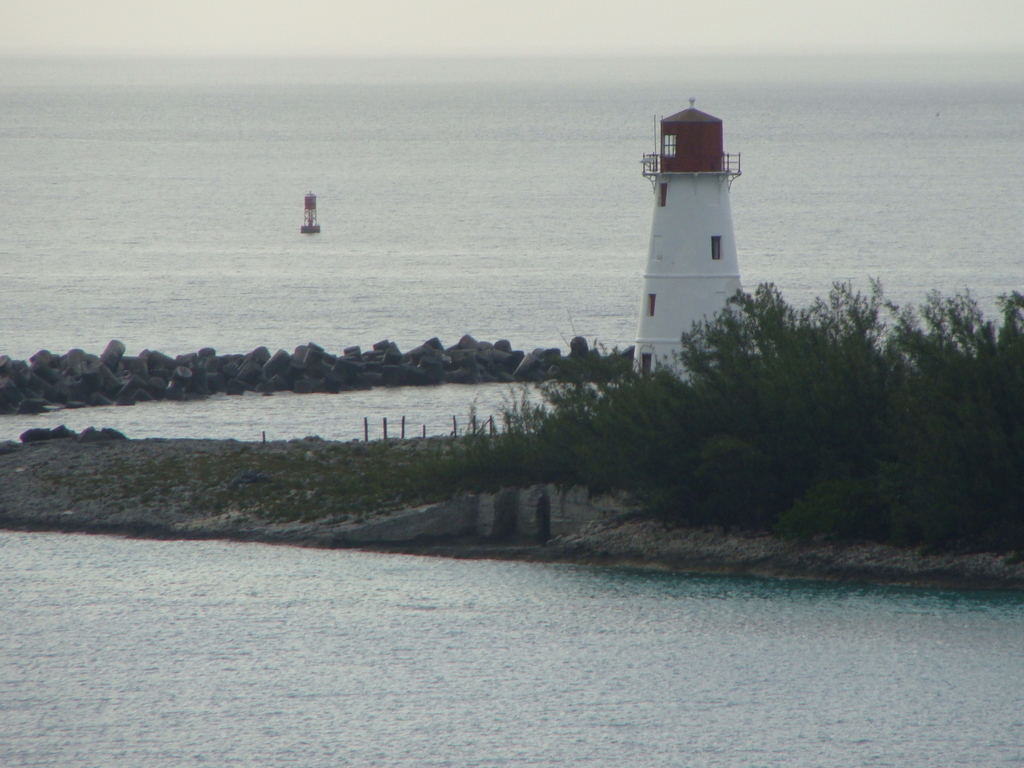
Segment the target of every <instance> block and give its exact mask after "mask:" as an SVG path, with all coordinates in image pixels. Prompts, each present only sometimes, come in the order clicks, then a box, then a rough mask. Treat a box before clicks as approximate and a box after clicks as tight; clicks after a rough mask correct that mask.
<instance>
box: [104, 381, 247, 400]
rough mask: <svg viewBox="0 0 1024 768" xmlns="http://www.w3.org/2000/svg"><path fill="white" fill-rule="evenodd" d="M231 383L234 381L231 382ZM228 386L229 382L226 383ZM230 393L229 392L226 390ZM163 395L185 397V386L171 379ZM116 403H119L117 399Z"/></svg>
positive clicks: (170, 397)
mask: <svg viewBox="0 0 1024 768" xmlns="http://www.w3.org/2000/svg"><path fill="white" fill-rule="evenodd" d="M231 383H232V384H234V383H236V382H231ZM237 383H238V385H239V386H242V383H241V382H237ZM228 386H230V384H229V385H228ZM228 394H229V395H230V394H231V393H230V392H228ZM164 397H165V398H166V399H168V400H184V399H185V387H184V386H182V383H181V381H179V380H178V379H172V380H171V383H170V384H168V385H167V389H165V390H164ZM118 405H121V403H120V401H118Z"/></svg>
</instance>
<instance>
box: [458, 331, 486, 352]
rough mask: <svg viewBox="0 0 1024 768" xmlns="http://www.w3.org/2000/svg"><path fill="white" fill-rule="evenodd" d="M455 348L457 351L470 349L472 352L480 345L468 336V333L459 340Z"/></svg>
mask: <svg viewBox="0 0 1024 768" xmlns="http://www.w3.org/2000/svg"><path fill="white" fill-rule="evenodd" d="M456 346H457V347H458V348H459V349H472V350H474V351H475V350H477V349H479V348H480V344H479V343H478V342H477V340H476V339H474V338H473V337H472V336H470V335H469V334H468V333H467V334H466V335H465V336H463V337H462V338H461V339H459V343H458V344H456Z"/></svg>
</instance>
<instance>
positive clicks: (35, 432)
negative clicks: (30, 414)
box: [18, 427, 50, 443]
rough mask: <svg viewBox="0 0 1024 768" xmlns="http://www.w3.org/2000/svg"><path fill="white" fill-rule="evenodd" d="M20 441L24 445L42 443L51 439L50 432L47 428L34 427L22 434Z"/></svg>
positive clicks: (19, 437)
mask: <svg viewBox="0 0 1024 768" xmlns="http://www.w3.org/2000/svg"><path fill="white" fill-rule="evenodd" d="M18 439H19V440H21V442H23V443H40V442H42V441H43V440H49V439H50V430H49V429H47V428H46V427H33V428H32V429H26V430H25V431H24V432H22V433H21V434H20V435H19V436H18Z"/></svg>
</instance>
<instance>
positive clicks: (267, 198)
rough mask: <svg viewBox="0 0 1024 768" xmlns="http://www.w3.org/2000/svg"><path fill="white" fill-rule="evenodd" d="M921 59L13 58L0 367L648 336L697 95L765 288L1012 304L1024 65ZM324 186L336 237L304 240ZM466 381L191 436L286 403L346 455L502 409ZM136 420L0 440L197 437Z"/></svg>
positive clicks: (48, 420) (0, 201)
mask: <svg viewBox="0 0 1024 768" xmlns="http://www.w3.org/2000/svg"><path fill="white" fill-rule="evenodd" d="M912 63H913V67H910V65H908V64H907V63H906V62H903V63H900V62H895V63H893V64H892V66H891V67H890V69H889V70H886V71H882V70H881V69H880V65H878V66H875V67H874V69H870V68H868V69H865V70H864V73H862V74H859V73H861V69H858V66H861V67H862V68H863V66H862V65H863V63H861V64H860V65H858V64H857V63H856V62H854V63H853V64H849V63H847V64H846V65H844V66H845V68H844V66H840V65H839V64H835V63H834V62H833V63H832V64H831V65H828V62H825V63H815V62H810V63H808V62H805V63H804V64H803V69H802V70H801V69H800V68H799V67H798V66H797V65H796V64H793V63H790V64H789V65H787V66H781V65H777V62H776V66H775V68H774V69H772V67H771V66H768V65H767V64H765V63H764V62H760V63H759V62H744V61H736V62H732V63H731V64H729V65H728V66H725V65H722V66H719V67H718V69H715V68H713V67H712V68H710V69H709V68H708V66H706V65H702V64H701V63H700V62H694V61H665V62H657V61H655V62H636V61H632V62H631V61H623V62H618V63H616V62H589V63H588V62H582V63H581V62H558V61H540V62H522V63H516V62H504V63H502V62H497V63H495V62H482V63H480V62H477V63H474V62H472V61H462V62H458V61H455V62H440V63H438V62H433V63H431V62H415V61H412V62H402V61H393V62H372V61H361V62H278V63H275V62H215V61H210V62H191V63H190V62H174V61H168V62H160V61H155V62H134V63H132V62H128V63H125V62H95V61H94V62H88V61H79V62H75V61H70V62H61V61H50V62H32V61H25V60H11V59H8V60H0V169H2V185H0V224H2V226H0V354H3V353H6V354H9V355H11V356H14V357H19V358H25V357H28V356H30V355H31V354H33V353H34V352H35V351H37V350H38V349H42V348H47V349H50V350H51V351H55V352H65V351H67V350H68V349H70V348H73V347H81V348H83V349H86V350H87V351H92V352H99V351H101V350H102V348H103V347H104V345H105V344H106V343H107V341H108V340H110V339H112V338H118V339H121V340H122V341H124V342H125V344H127V346H128V349H129V353H138V352H140V351H141V350H143V349H146V348H148V349H160V350H161V351H164V352H167V353H169V354H180V353H182V352H186V351H193V350H196V349H199V348H200V347H203V346H213V347H215V348H217V349H218V351H220V352H222V353H226V352H245V351H248V350H251V349H253V348H255V347H257V346H260V345H267V346H268V347H270V349H271V350H274V349H277V348H278V347H284V348H286V349H292V348H294V347H295V346H296V345H298V344H303V343H305V342H307V341H314V342H317V343H319V344H321V345H323V346H325V347H326V348H327V349H328V350H332V351H340V350H341V349H342V348H343V347H345V346H348V345H351V344H362V345H364V346H365V345H368V344H372V343H373V342H375V341H378V340H380V339H383V338H389V339H392V340H395V341H397V342H398V343H399V344H400V345H401V346H402V347H403V348H409V347H411V346H413V345H416V344H419V343H421V342H422V341H424V340H425V339H427V338H430V337H431V336H434V335H437V336H440V338H441V339H442V341H444V342H445V343H446V344H451V343H454V342H455V341H457V340H458V338H459V337H460V336H461V335H462V334H463V333H471V334H473V335H474V336H476V337H477V338H479V339H485V340H492V341H493V340H496V339H498V338H508V339H510V340H511V341H512V342H513V344H515V345H516V346H517V347H519V348H525V349H532V348H534V347H538V346H542V347H548V346H553V345H557V346H561V347H562V348H563V349H565V348H567V346H568V344H567V342H568V339H569V338H571V337H572V336H574V335H576V334H581V335H584V336H586V337H587V338H588V339H590V340H591V341H593V342H597V343H600V344H604V345H606V346H607V347H609V348H610V347H614V346H619V347H624V346H626V345H628V344H630V343H631V342H632V339H633V334H634V332H635V326H636V313H637V307H638V304H639V302H638V296H639V292H640V287H641V273H642V269H643V263H644V258H645V254H646V249H647V241H648V230H649V226H650V215H651V206H652V202H653V197H652V194H651V188H650V186H649V184H648V182H647V181H646V180H644V179H643V178H642V176H641V175H640V164H639V160H640V157H641V155H642V154H643V152H645V151H650V150H651V148H652V146H653V140H654V130H653V128H654V117H655V116H656V115H665V114H670V113H672V112H674V111H676V110H678V109H679V108H682V107H685V106H686V103H687V102H686V100H687V98H688V97H689V96H691V95H692V96H695V97H696V98H697V106H698V107H699V108H701V109H704V110H706V111H708V112H711V113H713V114H715V115H717V116H719V117H721V118H722V119H723V120H724V125H725V141H726V149H727V151H730V152H740V153H742V157H743V176H742V177H741V178H739V179H738V180H737V181H736V182H735V183H734V185H733V188H732V198H733V200H732V204H733V205H732V207H733V215H734V219H735V229H736V237H737V242H738V248H739V259H740V268H741V272H742V276H743V282H744V285H745V287H747V288H748V289H750V288H753V287H755V286H756V285H758V284H759V283H762V282H774V283H776V284H777V285H778V286H780V288H781V289H782V290H783V292H784V294H785V295H786V296H787V297H788V298H789V299H790V300H791V301H792V302H793V303H795V304H797V305H805V304H807V303H808V302H810V301H812V300H813V299H814V298H815V297H817V296H820V295H822V294H824V293H825V292H827V291H828V289H829V287H830V286H831V284H832V283H833V282H834V281H837V280H849V281H853V283H854V284H855V285H856V286H857V287H858V288H861V289H863V290H868V289H869V283H870V280H872V279H877V280H879V281H881V283H882V284H883V286H884V288H885V290H886V293H887V295H888V297H889V298H890V299H892V300H894V301H897V302H900V303H917V302H919V301H921V300H922V299H923V298H924V297H925V296H926V295H927V293H928V292H929V291H931V290H939V291H942V292H945V293H951V292H954V291H963V290H970V292H971V294H972V295H973V296H975V297H976V298H977V299H978V300H979V302H980V303H981V305H982V307H983V308H984V309H985V310H986V311H987V312H994V311H995V308H996V301H997V297H998V296H999V295H1001V294H1004V293H1006V292H1007V291H1011V290H1021V289H1024V279H1022V267H1024V246H1022V243H1024V216H1022V210H1021V200H1024V132H1022V131H1021V128H1020V126H1021V125H1024V75H1022V74H1021V72H1024V66H1021V67H1018V68H1016V69H1014V68H1013V67H1011V66H1009V65H1007V66H1005V67H1003V68H1002V69H999V68H993V67H989V68H988V69H986V68H985V67H981V68H980V69H979V67H978V66H977V63H976V62H975V63H974V64H971V62H970V61H968V62H966V63H963V62H961V63H960V64H957V62H953V63H952V64H950V63H949V62H945V63H943V62H939V63H938V64H936V65H935V67H934V71H933V72H932V73H931V74H929V71H928V65H929V62H928V61H927V60H922V61H918V60H914V62H912ZM1018 63H1022V64H1024V62H1018ZM727 64H728V62H727ZM840 64H841V62H840ZM939 64H942V66H939ZM1011 64H1012V62H1011ZM972 66H973V67H974V68H973V69H972ZM830 67H831V68H830ZM772 72H775V73H776V74H777V77H776V79H772ZM819 73H820V74H819ZM965 73H966V74H965ZM903 74H906V76H905V77H902V76H901V75H903ZM858 77H861V79H858ZM949 78H952V79H949ZM309 190H312V191H314V192H316V193H317V195H318V204H319V220H320V222H321V224H322V228H323V231H322V233H321V234H320V235H318V236H301V235H300V234H299V232H298V228H299V225H300V224H301V217H302V197H303V195H304V193H305V192H307V191H309ZM455 389H456V391H454V392H452V391H450V388H440V389H437V390H432V391H429V392H424V391H420V392H418V393H417V394H416V396H415V401H416V403H417V404H418V410H417V413H416V414H413V413H408V412H407V411H409V410H411V409H409V408H406V407H405V406H404V405H403V407H402V408H401V409H400V410H401V411H403V412H406V413H404V414H403V413H402V412H399V410H396V409H395V408H388V407H387V405H388V404H387V403H386V402H381V403H380V404H379V405H378V404H377V401H376V400H372V401H370V402H368V401H363V400H360V399H358V398H356V397H354V396H350V395H344V396H340V397H336V398H333V399H327V400H325V399H322V398H321V399H320V400H318V401H316V405H315V406H310V405H308V404H306V403H303V404H302V405H299V401H298V399H290V400H288V401H287V406H284V407H281V406H278V405H277V404H276V403H275V408H274V409H270V408H262V409H261V408H260V407H258V406H256V405H248V404H247V405H246V406H244V407H241V408H240V407H238V406H233V407H224V408H221V409H217V408H213V409H210V410H209V411H204V412H203V415H202V417H201V418H199V417H197V418H196V420H195V423H194V424H193V425H192V426H191V428H190V429H188V430H186V431H187V432H189V433H190V434H195V436H205V437H237V438H239V439H253V436H254V435H255V434H257V427H258V426H259V427H260V431H262V428H263V427H262V426H261V425H259V424H257V423H256V422H264V423H266V422H267V421H268V419H269V418H270V414H271V413H272V412H273V413H274V414H275V415H274V422H273V423H272V424H271V428H272V430H273V431H274V432H275V434H280V435H282V436H287V437H294V436H299V437H301V436H303V435H305V434H311V433H316V432H318V430H319V424H320V422H321V421H322V420H321V419H319V418H318V417H317V416H316V414H319V415H323V414H326V415H327V421H328V422H330V423H336V424H344V425H345V426H344V427H343V428H341V429H339V430H337V431H335V432H332V435H334V436H339V437H342V436H348V437H355V436H358V435H360V434H361V433H362V420H363V418H364V417H368V418H371V419H372V420H373V421H374V422H379V421H380V420H381V418H383V417H384V416H388V417H389V418H390V419H392V420H393V419H394V418H396V417H398V418H400V416H401V415H407V416H409V418H410V419H413V418H415V420H417V421H419V422H421V423H430V424H432V425H433V424H436V425H439V426H437V427H436V430H440V429H442V426H440V425H443V424H446V423H449V422H450V420H451V416H452V415H457V416H459V417H461V416H463V415H465V414H466V413H467V411H468V408H469V403H470V402H471V401H473V400H474V399H476V400H477V402H478V405H479V406H480V407H481V408H482V409H483V410H487V409H488V408H490V409H497V408H499V407H500V406H499V404H500V402H501V400H502V399H503V398H504V397H505V396H506V394H505V393H504V391H502V392H494V393H490V392H488V393H486V394H481V393H480V392H479V391H476V392H469V391H466V390H465V389H464V388H455ZM264 402H266V401H264ZM239 409H240V410H242V411H244V412H246V413H251V414H252V417H251V419H252V420H251V421H249V422H247V423H246V424H245V425H244V426H243V428H239V427H238V426H237V419H236V415H237V413H238V411H239ZM127 410H132V409H117V410H114V409H107V410H105V411H102V412H96V411H92V412H89V413H88V414H86V415H72V414H67V413H58V414H52V415H50V416H44V417H36V418H33V419H22V418H20V417H19V418H11V417H4V418H3V419H0V439H3V438H9V437H12V436H16V435H17V434H19V433H20V432H21V431H22V430H23V429H25V428H26V426H25V425H26V424H30V425H56V424H57V423H60V422H61V421H69V422H71V423H75V424H77V423H78V422H79V421H82V420H85V421H83V423H86V424H87V423H94V424H96V425H97V426H113V427H120V426H131V428H132V430H133V431H132V436H136V437H143V436H147V435H168V436H170V435H178V434H179V431H180V430H179V429H178V427H176V426H175V424H177V423H180V421H181V418H180V413H181V412H180V409H177V408H176V407H175V406H173V405H158V406H155V407H153V408H149V409H146V412H145V418H144V419H143V418H141V417H140V416H139V415H138V412H136V413H132V414H130V415H129V414H128V413H126V412H125V411H127ZM139 410H141V409H139ZM193 412H194V413H196V414H198V413H199V412H200V411H199V409H193ZM222 412H223V413H225V414H227V415H226V416H225V418H224V419H223V420H222V419H220V418H218V414H219V413H222ZM278 414H280V415H278ZM306 414H314V416H313V417H312V418H307V415H306ZM90 419H91V421H90ZM140 421H141V422H144V426H142V427H141V428H140V426H139V422H140ZM432 429H434V428H433V427H432Z"/></svg>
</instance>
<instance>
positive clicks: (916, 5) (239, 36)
mask: <svg viewBox="0 0 1024 768" xmlns="http://www.w3.org/2000/svg"><path fill="white" fill-rule="evenodd" d="M892 53H897V54H900V53H907V54H934V53H947V54H1007V53H1010V54H1020V53H1024V0H716V1H715V2H710V1H709V0H506V2H493V0H492V1H491V2H488V1H487V0H372V1H371V0H0V56H67V55H71V56H79V55H86V56H121V55H130V56H139V55H142V56H147V55H152V56H342V57H344V56H357V57H358V56H373V57H392V56H395V57H418V56H456V57H458V56H486V57H493V56H679V55H686V56H692V55H705V54H713V55H726V56H729V55H778V54H782V55H849V54H854V55H860V54H867V55H871V54H892Z"/></svg>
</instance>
